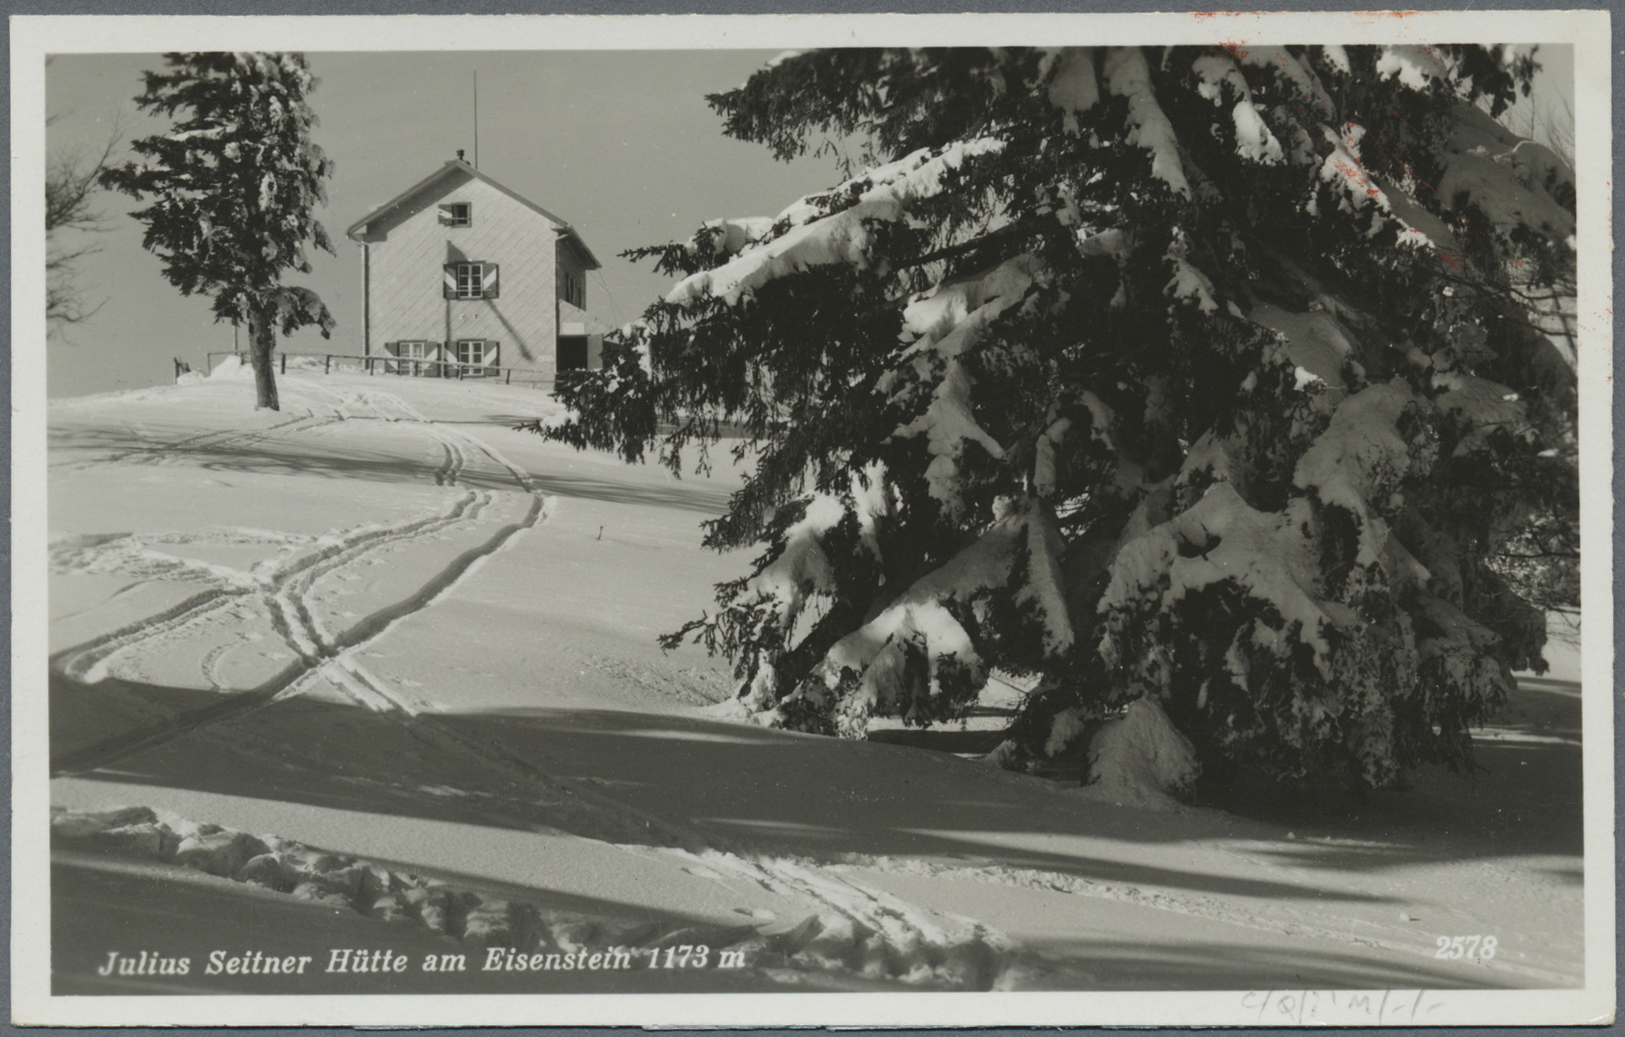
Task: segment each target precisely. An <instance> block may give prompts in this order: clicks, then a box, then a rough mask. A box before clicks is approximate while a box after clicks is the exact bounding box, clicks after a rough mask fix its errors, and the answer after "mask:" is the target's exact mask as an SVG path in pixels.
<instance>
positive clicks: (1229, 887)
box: [44, 360, 1585, 1022]
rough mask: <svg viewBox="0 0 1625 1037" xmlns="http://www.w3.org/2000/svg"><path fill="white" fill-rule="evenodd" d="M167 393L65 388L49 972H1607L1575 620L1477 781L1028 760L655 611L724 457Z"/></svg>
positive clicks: (920, 983)
mask: <svg viewBox="0 0 1625 1037" xmlns="http://www.w3.org/2000/svg"><path fill="white" fill-rule="evenodd" d="M182 381H183V382H186V383H188V384H180V385H175V386H168V387H162V388H154V389H143V390H134V391H127V392H118V393H109V394H103V395H98V396H91V397H80V398H68V399H60V400H53V401H51V403H50V406H49V415H48V419H49V437H50V439H49V451H50V452H49V528H50V554H51V558H50V573H51V575H50V585H49V594H48V599H47V602H45V603H44V605H45V607H47V608H48V609H49V613H50V646H49V650H50V659H51V665H50V673H51V684H50V756H51V773H52V775H53V779H52V782H51V787H50V797H51V804H52V833H53V836H52V843H51V846H52V852H51V866H52V882H51V909H52V928H53V932H52V947H53V955H54V960H53V962H52V968H53V975H54V989H55V992H56V993H58V994H113V993H119V994H127V993H154V994H156V993H188V992H208V993H276V992H291V991H293V990H295V989H297V990H298V991H299V992H302V993H312V992H321V993H339V992H360V993H366V992H374V993H388V992H412V993H433V992H441V991H456V992H461V993H472V992H482V991H489V992H531V993H557V992H590V991H666V992H682V993H692V992H702V991H790V990H798V991H874V990H887V991H909V990H948V991H962V990H980V991H1000V990H1159V989H1160V990H1206V989H1214V990H1217V989H1257V990H1266V989H1270V988H1323V989H1324V988H1333V989H1336V988H1346V989H1355V988H1357V989H1367V988H1431V989H1447V988H1463V987H1484V988H1535V987H1565V986H1577V985H1580V984H1582V982H1583V978H1584V976H1583V973H1584V968H1583V966H1584V961H1583V958H1582V945H1583V932H1584V924H1583V923H1584V917H1583V904H1582V901H1583V897H1582V893H1583V889H1584V885H1583V882H1584V877H1585V876H1584V870H1583V861H1584V853H1583V847H1582V840H1581V834H1582V825H1581V802H1582V796H1581V766H1580V762H1581V752H1580V747H1581V732H1580V688H1579V683H1578V667H1577V654H1576V652H1577V646H1576V645H1575V644H1573V643H1570V644H1568V645H1566V646H1565V645H1562V644H1561V643H1554V644H1553V645H1552V646H1549V647H1548V649H1547V655H1548V658H1549V659H1550V660H1551V661H1552V662H1553V664H1554V669H1553V670H1552V671H1551V672H1550V673H1548V674H1546V675H1545V676H1543V677H1540V678H1534V677H1528V676H1526V677H1524V678H1522V679H1521V680H1520V683H1519V687H1518V690H1517V693H1516V694H1515V696H1514V697H1513V699H1512V700H1511V702H1510V703H1509V704H1508V705H1507V707H1506V708H1505V710H1504V711H1503V712H1502V713H1501V715H1500V716H1498V717H1496V718H1495V719H1494V721H1493V722H1492V724H1491V725H1490V726H1489V727H1487V728H1486V729H1484V730H1482V731H1481V732H1479V734H1478V735H1477V741H1478V743H1479V747H1478V751H1477V759H1478V763H1479V765H1480V769H1479V770H1478V771H1477V773H1475V774H1472V775H1465V774H1461V775H1452V774H1449V773H1447V772H1445V771H1443V770H1442V769H1440V770H1438V771H1434V770H1424V771H1422V772H1419V773H1417V774H1414V775H1412V776H1411V781H1410V787H1409V788H1408V789H1405V790H1398V791H1381V792H1374V793H1371V794H1370V795H1369V796H1366V797H1364V798H1361V799H1356V798H1352V797H1350V798H1343V799H1337V800H1334V801H1325V800H1318V801H1316V800H1308V799H1306V800H1304V801H1303V802H1297V803H1293V802H1279V801H1275V800H1267V801H1266V800H1263V799H1258V800H1248V799H1246V798H1245V797H1240V798H1235V797H1233V798H1232V799H1231V800H1230V801H1226V802H1222V803H1215V802H1206V803H1199V804H1198V805H1194V806H1193V805H1187V804H1178V803H1175V802H1173V801H1171V800H1168V799H1166V798H1165V797H1162V796H1160V795H1158V794H1156V793H1155V791H1154V790H1151V789H1147V788H1144V787H1138V786H1135V785H1134V784H1132V783H1119V784H1117V785H1115V786H1111V787H1101V786H1096V787H1080V786H1079V778H1080V775H1077V774H1071V775H1068V774H1065V773H1061V774H1056V775H1052V776H1049V777H1038V776H1033V775H1028V774H1019V773H1013V772H1008V771H1003V770H1000V769H998V768H997V767H995V766H992V765H990V764H988V763H986V762H984V761H982V760H980V759H978V757H979V756H980V755H982V754H985V753H986V752H987V751H988V750H989V749H990V748H992V745H993V744H996V742H997V732H996V724H997V721H998V718H999V716H1000V715H1001V708H1002V706H1005V705H1008V703H1001V702H1000V701H999V700H998V698H997V697H996V694H994V692H996V691H997V689H998V687H999V685H998V682H997V681H994V682H992V683H990V688H991V689H993V691H992V692H990V693H989V694H988V695H986V696H984V702H983V707H982V708H981V709H979V710H978V711H976V712H977V714H978V715H977V716H973V717H972V718H970V719H969V720H968V721H966V722H965V723H963V724H951V725H948V726H946V727H940V728H931V729H928V730H926V731H924V732H921V731H919V730H916V729H911V730H906V731H905V730H900V729H897V728H895V727H883V726H882V725H879V724H876V725H874V726H875V727H876V728H880V729H878V730H872V731H871V732H870V736H869V738H868V739H867V740H844V739H836V738H826V737H817V736H812V735H803V734H798V733H794V732H789V731H780V730H771V729H767V728H764V727H761V726H756V725H754V724H751V723H749V722H748V719H747V718H745V717H744V716H743V715H742V712H741V711H740V709H739V707H738V705H737V704H736V702H735V700H734V699H733V682H732V680H731V678H730V675H729V673H728V671H727V664H726V661H725V660H721V659H713V658H709V657H707V656H706V655H705V654H704V653H703V652H702V651H700V650H698V649H696V648H693V647H685V648H682V649H679V650H676V651H673V652H670V653H664V652H662V651H661V650H660V648H659V647H658V645H657V644H656V637H657V635H659V634H662V633H665V632H668V631H671V630H673V629H676V628H677V627H678V626H679V625H681V624H682V623H683V622H685V621H687V620H689V619H692V618H693V617H694V616H696V615H698V614H699V613H700V612H701V611H703V610H704V609H705V608H706V607H707V605H708V604H709V602H710V600H711V596H712V586H713V584H715V583H718V582H720V581H724V580H729V579H734V578H737V577H738V576H739V575H740V574H741V572H742V571H744V569H745V567H746V563H747V562H748V559H746V558H743V557H740V556H738V555H728V554H717V553H714V552H710V551H707V550H704V549H702V548H701V546H700V536H701V533H700V528H699V524H700V522H701V520H703V519H706V518H709V517H713V516H716V515H718V514H721V513H722V512H723V510H724V509H725V507H726V503H727V499H728V495H729V493H730V492H731V491H732V490H733V489H735V488H736V487H737V486H738V485H739V472H738V471H737V470H736V469H734V468H731V467H729V465H728V464H726V463H722V462H721V459H720V458H714V460H718V461H719V463H718V466H717V468H716V470H715V471H714V472H713V473H712V474H711V475H710V476H708V477H707V476H697V475H696V476H690V477H685V478H683V479H674V478H672V477H670V476H669V475H667V474H666V472H665V471H663V470H662V469H660V468H659V467H657V466H628V465H625V464H623V463H621V462H620V461H619V460H618V459H616V458H614V457H611V456H608V455H604V454H598V453H594V452H590V451H587V452H576V451H573V450H570V449H568V448H567V447H564V446H561V445H558V444H554V443H548V442H544V441H543V440H542V439H540V438H538V437H536V436H531V435H526V434H523V433H520V432H516V431H514V430H513V426H514V425H515V424H516V423H518V422H520V421H525V420H530V419H533V418H536V417H538V416H543V417H550V418H557V417H558V416H560V412H559V411H558V405H557V404H555V403H553V402H552V401H551V400H550V399H549V398H548V396H547V395H546V394H544V393H541V392H537V391H535V390H533V389H523V388H519V387H511V388H510V387H504V386H502V385H498V384H489V383H484V382H480V381H477V380H468V381H455V380H440V379H419V378H389V377H367V376H365V375H361V374H356V373H343V374H339V373H335V374H331V375H323V374H322V373H321V372H320V370H308V369H300V365H299V364H298V363H297V362H295V363H294V364H293V365H292V366H291V367H290V369H289V370H288V372H287V375H286V377H285V378H283V379H282V380H281V392H282V410H281V411H280V412H273V411H265V410H261V411H254V410H252V409H251V407H252V376H251V375H250V374H249V372H248V371H247V370H246V369H243V368H240V367H238V366H237V364H236V363H235V361H229V360H228V361H227V362H225V363H224V364H223V365H222V366H221V367H220V368H219V369H217V371H216V373H215V374H214V375H213V376H211V377H201V376H188V377H185V378H183V379H182ZM745 463H746V464H748V460H747V461H746V462H745ZM990 729H991V730H990ZM990 735H991V736H992V737H991V741H990ZM157 919H161V920H162V924H161V925H154V924H152V923H153V922H154V921H155V920H157ZM1455 937H1468V938H1473V939H1479V940H1480V943H1482V940H1483V939H1488V938H1491V937H1493V940H1494V945H1493V946H1494V950H1493V954H1486V953H1480V954H1479V955H1477V957H1476V960H1456V961H1452V960H1449V959H1448V954H1447V949H1448V944H1449V940H1450V939H1451V938H1455ZM1441 941H1443V943H1442V944H1441ZM1483 946H1485V947H1487V946H1489V945H1487V944H1486V945H1483ZM1441 947H1443V948H1445V949H1446V951H1445V952H1443V953H1445V954H1446V956H1444V957H1441V953H1442V952H1441ZM331 948H348V949H352V950H354V951H355V960H357V961H359V960H362V959H366V958H368V956H369V955H371V954H372V952H374V951H380V950H389V951H390V952H391V953H392V954H399V955H409V956H410V959H411V962H412V967H411V969H410V971H406V972H401V973H395V972H389V971H378V970H372V969H368V970H364V971H358V970H357V969H355V968H346V969H345V970H344V971H328V970H327V967H328V966H329V964H330V963H329V961H328V954H329V949H331ZM489 948H498V950H496V951H495V952H494V955H493V953H492V952H491V951H490V950H488V949H489ZM700 948H704V950H703V951H702V950H701V949H700ZM510 951H511V952H512V953H510ZM213 952H222V956H221V957H220V958H219V960H218V964H219V965H220V966H221V967H220V968H217V969H215V970H214V971H213V972H206V971H205V970H206V966H207V967H212V966H211V965H210V955H211V953H213ZM459 954H461V955H464V956H465V957H466V961H467V969H466V971H465V972H462V973H460V974H457V975H449V974H447V973H443V972H429V971H424V970H422V969H420V968H419V963H420V961H422V960H430V961H440V960H447V961H448V962H449V961H450V960H451V959H453V958H455V956H456V955H459ZM623 954H624V957H622V956H621V955H623ZM110 955H111V956H112V957H111V958H110ZM300 955H308V956H313V957H318V956H319V960H317V961H315V962H314V964H311V965H310V971H309V972H308V973H306V974H304V975H302V976H299V975H290V974H287V973H285V972H283V971H280V969H279V970H277V971H272V970H271V969H270V967H269V966H264V967H261V964H262V963H263V961H267V960H271V959H276V960H278V961H282V960H288V961H294V960H297V958H298V956H300ZM256 956H259V957H256ZM182 957H186V958H189V959H190V968H189V970H188V971H186V972H185V973H184V974H181V973H179V972H178V971H177V969H176V968H175V967H174V966H173V964H170V965H162V964H161V963H162V962H165V961H170V962H173V960H175V959H179V958H182ZM373 957H374V958H376V955H373ZM600 957H602V961H600V960H599V958H600ZM120 958H127V959H129V960H130V961H131V964H130V966H129V967H127V968H121V967H119V966H118V962H117V959H120ZM238 958H241V959H242V962H240V963H238V964H236V965H234V966H232V967H230V968H227V967H226V963H227V962H230V961H233V960H235V959H238ZM516 960H517V961H518V964H517V965H515V964H514V962H515V961H516ZM257 962H258V963H260V964H256V963H257ZM589 962H592V964H589ZM493 963H495V964H494V966H493ZM1415 1021H1416V1022H1423V1021H1425V1020H1422V1019H1417V1020H1415Z"/></svg>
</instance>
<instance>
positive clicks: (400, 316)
mask: <svg viewBox="0 0 1625 1037" xmlns="http://www.w3.org/2000/svg"><path fill="white" fill-rule="evenodd" d="M443 202H469V203H471V204H472V206H473V221H472V223H471V225H470V226H467V227H448V226H445V225H444V224H442V223H440V219H439V206H440V204H441V203H443ZM367 238H368V241H369V244H368V245H367V248H368V249H370V254H369V257H368V264H367V265H368V281H369V284H368V286H367V291H368V302H367V323H368V327H367V339H368V344H369V348H370V350H371V352H372V354H373V355H374V356H377V355H381V354H383V353H384V352H385V350H384V343H386V342H394V341H398V340H400V339H424V340H427V341H430V342H442V343H445V342H452V341H455V340H456V339H463V338H480V339H495V340H496V341H497V342H499V343H500V344H501V351H500V353H499V356H498V363H499V364H500V365H501V366H503V367H513V368H519V369H528V370H533V371H537V372H540V373H542V374H543V375H544V376H549V377H550V376H551V375H552V374H553V371H554V367H555V362H556V360H555V342H556V338H557V332H558V311H557V307H556V305H555V300H556V298H557V295H556V287H555V286H556V285H557V283H558V272H557V269H556V267H557V254H558V252H559V251H560V250H559V249H558V247H557V245H556V238H557V236H556V233H555V229H554V226H553V223H552V222H551V221H550V220H548V219H547V218H546V217H544V216H541V215H540V214H538V213H536V212H534V211H533V210H531V209H529V208H527V207H526V206H524V205H522V204H520V203H519V202H516V201H514V200H513V199H512V198H509V197H508V196H507V195H505V194H503V193H502V192H501V191H498V190H496V189H495V188H492V187H491V186H489V185H488V184H485V183H483V182H482V181H480V180H477V179H475V178H473V177H470V176H468V175H467V174H458V175H456V176H454V177H450V178H448V179H446V180H444V181H441V182H439V183H437V184H436V185H434V188H433V189H432V190H430V191H426V192H424V194H423V196H422V197H420V198H414V199H410V200H409V201H408V202H407V203H405V204H404V205H402V206H401V207H400V209H399V210H397V211H396V212H395V213H392V214H391V215H390V216H389V217H387V218H386V219H382V220H379V221H377V222H375V223H374V224H372V225H371V226H369V227H368V234H367ZM455 262H486V263H496V264H498V265H499V267H500V271H501V284H500V289H499V292H498V295H497V298H495V299H446V298H443V297H442V290H441V284H442V270H443V268H444V266H445V264H447V263H455ZM448 353H449V350H448Z"/></svg>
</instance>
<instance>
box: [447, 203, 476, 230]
mask: <svg viewBox="0 0 1625 1037" xmlns="http://www.w3.org/2000/svg"><path fill="white" fill-rule="evenodd" d="M440 222H441V223H442V224H444V225H445V226H447V227H467V226H469V225H470V224H472V223H473V222H474V206H473V204H472V203H469V202H442V203H440Z"/></svg>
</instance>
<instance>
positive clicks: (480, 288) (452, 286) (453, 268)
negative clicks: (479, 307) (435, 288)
mask: <svg viewBox="0 0 1625 1037" xmlns="http://www.w3.org/2000/svg"><path fill="white" fill-rule="evenodd" d="M443 269H444V271H445V276H444V278H443V280H442V286H441V288H442V290H441V294H442V295H443V296H445V297H446V298H447V299H495V298H496V297H497V285H498V280H497V265H496V264H495V263H447V264H446V265H445V267H444V268H443Z"/></svg>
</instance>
